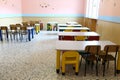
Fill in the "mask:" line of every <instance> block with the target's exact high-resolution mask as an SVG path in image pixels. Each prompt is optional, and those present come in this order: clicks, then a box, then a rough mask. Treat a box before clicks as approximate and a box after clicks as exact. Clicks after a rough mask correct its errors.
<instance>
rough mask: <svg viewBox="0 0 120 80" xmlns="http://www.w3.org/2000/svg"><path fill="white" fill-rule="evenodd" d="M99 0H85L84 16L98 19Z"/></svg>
mask: <svg viewBox="0 0 120 80" xmlns="http://www.w3.org/2000/svg"><path fill="white" fill-rule="evenodd" d="M99 3H100V0H87V4H86V15H85V17H88V18H94V19H98V12H99Z"/></svg>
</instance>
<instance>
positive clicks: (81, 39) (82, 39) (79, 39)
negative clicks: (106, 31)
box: [74, 30, 87, 41]
mask: <svg viewBox="0 0 120 80" xmlns="http://www.w3.org/2000/svg"><path fill="white" fill-rule="evenodd" d="M80 32H87V30H80ZM86 39H87V37H86V36H75V37H74V40H75V41H84V40H86Z"/></svg>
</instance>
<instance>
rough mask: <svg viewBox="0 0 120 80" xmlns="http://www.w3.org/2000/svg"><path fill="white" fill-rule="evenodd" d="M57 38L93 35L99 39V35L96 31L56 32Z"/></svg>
mask: <svg viewBox="0 0 120 80" xmlns="http://www.w3.org/2000/svg"><path fill="white" fill-rule="evenodd" d="M58 36H59V37H58V38H59V40H62V37H64V36H73V37H75V36H94V37H96V38H98V40H99V37H100V35H99V34H98V33H96V32H58Z"/></svg>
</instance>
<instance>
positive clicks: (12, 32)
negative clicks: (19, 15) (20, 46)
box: [10, 24, 19, 40]
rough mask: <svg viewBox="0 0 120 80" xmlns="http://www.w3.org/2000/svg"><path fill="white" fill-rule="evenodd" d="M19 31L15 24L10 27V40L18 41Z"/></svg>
mask: <svg viewBox="0 0 120 80" xmlns="http://www.w3.org/2000/svg"><path fill="white" fill-rule="evenodd" d="M18 34H19V33H18V29H17V27H16V25H14V24H11V25H10V38H11V40H12V39H14V40H15V39H17V40H18Z"/></svg>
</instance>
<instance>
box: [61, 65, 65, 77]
mask: <svg viewBox="0 0 120 80" xmlns="http://www.w3.org/2000/svg"><path fill="white" fill-rule="evenodd" d="M62 75H65V63H62Z"/></svg>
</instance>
